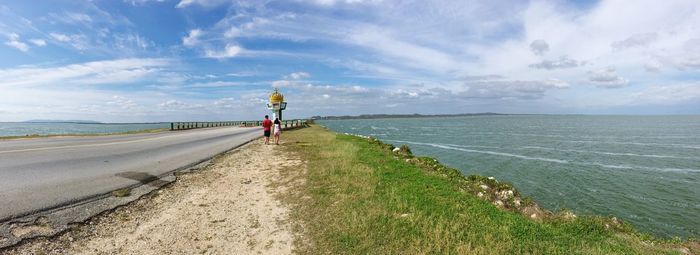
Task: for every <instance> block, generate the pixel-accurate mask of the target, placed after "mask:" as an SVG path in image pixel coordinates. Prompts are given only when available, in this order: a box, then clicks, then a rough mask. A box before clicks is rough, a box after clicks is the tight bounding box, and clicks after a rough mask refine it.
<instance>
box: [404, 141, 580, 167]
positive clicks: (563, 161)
mask: <svg viewBox="0 0 700 255" xmlns="http://www.w3.org/2000/svg"><path fill="white" fill-rule="evenodd" d="M397 142H402V143H410V144H420V145H427V146H432V147H436V148H442V149H448V150H458V151H464V152H473V153H482V154H489V155H497V156H505V157H513V158H519V159H525V160H538V161H547V162H553V163H560V164H567V163H569V161H566V160H561V159H551V158H540V157H528V156H523V155H518V154H511V153H505V152H497V151H482V150H472V149H466V148H459V147H453V146H447V145H441V144H434V143H419V142H409V141H397Z"/></svg>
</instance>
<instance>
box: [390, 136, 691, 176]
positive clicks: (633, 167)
mask: <svg viewBox="0 0 700 255" xmlns="http://www.w3.org/2000/svg"><path fill="white" fill-rule="evenodd" d="M392 141H396V142H400V143H407V144H418V145H426V146H431V147H435V148H441V149H447V150H457V151H464V152H471V153H481V154H489V155H496V156H504V157H512V158H519V159H525V160H536V161H545V162H552V163H558V164H573V165H584V166H597V167H602V168H610V169H630V170H647V171H654V172H677V173H700V169H693V168H672V167H649V166H637V165H610V164H602V163H587V162H576V161H574V162H571V161H568V160H563V159H552V158H543V157H530V156H524V155H518V154H512V153H505V152H498V151H487V150H473V149H467V148H459V147H455V146H449V145H447V144H436V143H421V142H411V141H401V140H392Z"/></svg>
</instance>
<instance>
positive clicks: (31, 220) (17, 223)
mask: <svg viewBox="0 0 700 255" xmlns="http://www.w3.org/2000/svg"><path fill="white" fill-rule="evenodd" d="M260 137H261V136H256V137H255V138H253V139H250V140H248V141H246V142H244V143H241V144H238V145H236V146H234V147H231V148H229V149H227V150H225V151H222V152H220V153H217V154H214V155H212V156H211V157H208V158H205V159H203V160H200V161H198V162H195V163H192V164H188V165H185V166H182V167H179V168H176V169H173V170H171V171H168V172H165V173H163V174H161V175H159V176H157V177H158V179H155V180H153V181H150V182H148V183H137V184H134V185H131V186H128V187H125V188H121V189H130V192H129V193H130V194H129V195H128V196H123V197H117V196H113V195H112V192H113V191H110V192H107V193H104V194H98V195H94V196H90V197H86V198H82V199H80V200H76V201H71V202H68V203H66V204H62V205H58V206H54V207H50V208H46V209H42V210H39V211H35V212H32V213H30V214H27V215H24V216H19V217H14V218H9V219H5V220H3V221H2V222H0V251H2V250H6V249H10V248H13V247H16V246H18V245H22V244H24V243H26V242H29V241H31V240H33V239H36V238H40V237H47V238H50V237H54V236H57V235H59V234H62V233H64V232H66V231H68V230H70V229H71V225H73V224H81V223H85V222H86V221H88V220H90V219H92V218H94V217H96V216H99V215H101V214H104V213H108V212H111V211H113V210H115V209H117V208H119V207H122V206H126V205H129V204H131V203H133V202H134V201H137V200H139V199H141V198H143V197H144V196H146V195H148V194H151V193H152V192H154V191H157V190H159V189H161V188H163V187H166V186H168V185H170V184H172V183H173V182H175V181H176V180H177V178H178V177H177V175H178V174H179V173H188V172H192V171H197V170H200V169H204V168H206V167H208V166H209V165H211V164H212V163H213V160H214V159H215V158H216V157H219V156H221V155H223V154H226V153H228V152H230V151H233V150H235V149H238V148H240V147H243V146H245V145H247V144H249V143H250V142H252V141H255V140H257V139H259V138H260ZM117 190H119V189H117ZM13 231H14V232H15V233H13ZM21 232H28V233H26V234H18V235H16V234H17V233H21Z"/></svg>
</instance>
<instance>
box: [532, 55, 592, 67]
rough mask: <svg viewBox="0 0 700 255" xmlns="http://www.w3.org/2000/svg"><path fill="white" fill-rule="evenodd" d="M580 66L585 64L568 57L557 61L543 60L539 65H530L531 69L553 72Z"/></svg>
mask: <svg viewBox="0 0 700 255" xmlns="http://www.w3.org/2000/svg"><path fill="white" fill-rule="evenodd" d="M579 65H583V64H582V63H581V62H579V61H576V60H574V59H570V58H569V57H567V56H562V57H560V58H559V59H557V60H543V61H542V62H540V63H537V64H530V67H532V68H538V69H547V70H552V69H563V68H574V67H578V66H579Z"/></svg>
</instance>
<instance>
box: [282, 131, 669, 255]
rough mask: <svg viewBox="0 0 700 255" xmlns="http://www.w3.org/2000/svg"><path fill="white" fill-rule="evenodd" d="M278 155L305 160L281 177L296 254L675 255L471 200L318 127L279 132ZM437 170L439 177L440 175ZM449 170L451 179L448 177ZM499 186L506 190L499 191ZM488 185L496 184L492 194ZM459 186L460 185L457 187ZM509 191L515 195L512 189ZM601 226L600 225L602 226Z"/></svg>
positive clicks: (374, 147) (454, 178) (571, 221)
mask: <svg viewBox="0 0 700 255" xmlns="http://www.w3.org/2000/svg"><path fill="white" fill-rule="evenodd" d="M284 138H285V141H286V143H285V145H286V146H285V149H286V150H287V151H288V152H290V153H295V154H297V155H299V156H300V157H301V158H302V159H303V160H304V161H306V162H307V164H306V165H307V169H306V171H303V172H300V171H299V170H298V169H291V170H289V171H290V173H291V174H296V175H297V177H296V178H298V179H303V180H304V181H303V182H295V183H300V184H298V185H297V186H296V187H295V190H294V191H292V192H289V193H288V194H287V195H286V197H285V199H286V200H287V202H289V203H291V206H292V209H293V210H292V220H294V221H298V222H300V223H301V225H303V227H296V228H295V229H297V231H300V232H303V236H304V239H299V240H297V242H296V244H297V245H296V246H297V249H298V250H297V251H298V252H299V253H302V254H680V252H679V248H682V246H678V245H676V244H672V243H670V242H662V241H658V240H651V239H649V238H642V237H641V235H638V234H636V233H635V232H634V230H631V228H630V227H626V225H624V224H623V225H621V226H622V227H620V228H611V227H609V222H610V221H609V219H606V218H602V217H581V216H579V217H575V218H571V217H557V215H558V214H553V215H552V216H551V217H547V218H543V219H540V220H533V219H530V218H529V217H527V216H524V215H523V214H521V213H518V212H517V211H514V210H508V208H499V207H497V206H495V205H493V204H492V203H491V202H489V201H487V200H485V199H480V198H477V197H476V196H475V195H474V194H473V193H472V192H471V191H470V188H468V187H472V186H478V185H476V184H478V183H484V182H488V181H489V180H488V179H486V178H477V177H474V176H470V177H464V176H461V175H459V174H455V173H454V171H455V170H453V169H449V168H446V167H444V166H441V165H439V164H438V163H437V162H436V161H434V160H432V161H433V162H435V163H434V164H435V165H439V166H437V167H429V168H426V167H425V166H426V164H421V163H420V162H424V161H426V159H425V158H421V159H418V158H415V159H414V158H413V157H412V156H410V150H409V149H408V148H407V147H406V148H401V149H400V151H399V152H392V151H391V147H390V146H387V145H384V144H382V143H381V142H372V141H370V140H368V139H364V138H359V137H355V136H348V135H339V134H335V133H332V132H329V131H327V130H324V129H323V128H321V127H318V126H312V127H310V128H306V129H301V130H297V131H293V132H287V133H286V134H285V137H284ZM440 169H442V170H440ZM457 173H458V172H457ZM498 185H503V186H504V188H511V189H512V187H509V186H508V185H507V184H498ZM498 185H496V187H498ZM465 187H467V188H465ZM516 192H517V191H516ZM606 225H608V226H606Z"/></svg>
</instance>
